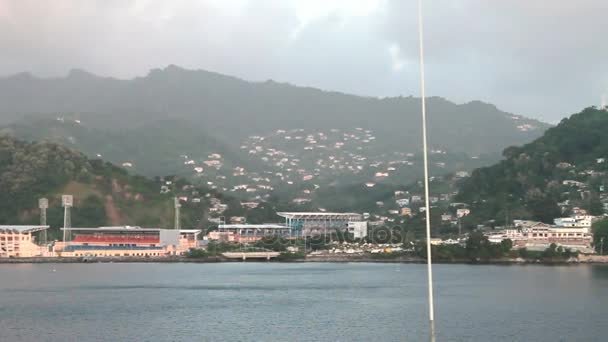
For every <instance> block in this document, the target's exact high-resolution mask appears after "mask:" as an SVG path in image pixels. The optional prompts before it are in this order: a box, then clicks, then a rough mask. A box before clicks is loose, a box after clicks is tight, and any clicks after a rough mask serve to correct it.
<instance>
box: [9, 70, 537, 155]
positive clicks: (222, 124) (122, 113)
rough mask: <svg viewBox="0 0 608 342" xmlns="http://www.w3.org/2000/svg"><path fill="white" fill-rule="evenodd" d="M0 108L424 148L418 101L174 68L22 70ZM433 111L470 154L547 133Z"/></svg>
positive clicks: (522, 123) (489, 111)
mask: <svg viewBox="0 0 608 342" xmlns="http://www.w3.org/2000/svg"><path fill="white" fill-rule="evenodd" d="M0 102H1V103H3V106H2V108H0V117H1V118H3V122H0V124H9V123H12V122H14V121H16V120H18V119H21V118H22V117H23V116H24V115H34V116H37V117H43V118H55V117H56V116H58V115H63V116H65V115H66V114H68V113H69V114H72V115H74V116H75V117H76V118H81V119H83V121H86V122H88V124H89V125H91V126H94V127H105V128H110V129H115V128H127V127H139V126H142V125H145V124H149V123H151V122H154V121H157V120H168V119H169V120H185V121H186V122H187V123H188V124H189V125H191V126H192V127H193V128H197V129H199V130H200V132H201V134H207V135H211V136H213V137H214V138H217V139H219V140H220V141H222V142H224V143H231V142H232V143H236V144H238V143H239V142H240V139H242V138H245V137H247V136H250V135H255V134H268V133H270V132H273V131H275V130H277V129H294V128H302V129H309V130H310V129H312V130H314V129H326V128H338V129H340V128H344V129H352V128H355V127H363V128H365V129H371V130H373V131H374V133H375V134H376V135H377V138H378V142H379V144H380V145H381V146H382V147H383V148H388V149H389V150H393V151H398V150H399V149H401V148H407V149H408V150H419V149H420V141H421V139H420V115H419V111H420V100H419V99H418V98H414V97H395V98H382V99H381V98H372V97H361V96H354V95H348V94H343V93H338V92H328V91H322V90H319V89H314V88H305V87H297V86H293V85H289V84H283V83H277V82H273V81H266V82H247V81H243V80H241V79H238V78H235V77H231V76H225V75H221V74H217V73H213V72H208V71H204V70H186V69H182V68H179V67H176V66H169V67H167V68H165V69H154V70H152V71H150V73H149V74H148V75H146V76H145V77H138V78H134V79H131V80H119V79H114V78H106V77H99V76H95V75H92V74H90V73H87V72H85V71H81V70H73V71H71V72H70V73H69V74H68V76H67V77H64V78H50V79H42V78H37V77H34V76H32V75H30V74H27V73H22V74H18V75H14V76H11V77H5V78H0ZM428 114H429V115H428V118H429V131H430V132H432V134H431V135H430V144H431V147H433V148H436V149H443V150H447V151H449V152H454V153H468V154H469V155H479V154H484V153H495V152H498V151H500V150H502V149H503V148H504V147H505V146H509V145H512V144H516V143H519V142H522V141H524V142H525V141H530V140H532V139H534V138H536V137H538V136H540V134H542V132H543V131H544V129H546V128H547V127H549V125H547V124H544V123H541V122H539V121H536V120H530V119H527V118H524V117H521V116H517V115H513V114H509V113H505V112H502V111H500V110H498V109H497V108H496V107H495V106H492V105H489V104H485V103H482V102H478V101H474V102H470V103H467V104H461V105H459V104H454V103H452V102H449V101H447V100H445V99H442V98H439V97H432V98H429V99H428ZM480 141H483V144H480V143H479V142H480Z"/></svg>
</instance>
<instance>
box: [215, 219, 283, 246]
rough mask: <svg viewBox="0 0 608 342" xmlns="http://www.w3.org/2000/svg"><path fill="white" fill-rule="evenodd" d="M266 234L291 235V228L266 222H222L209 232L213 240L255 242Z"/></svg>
mask: <svg viewBox="0 0 608 342" xmlns="http://www.w3.org/2000/svg"><path fill="white" fill-rule="evenodd" d="M265 236H280V237H284V238H289V237H291V228H290V227H288V226H284V225H280V224H274V223H264V224H220V225H219V226H218V229H217V232H211V233H209V238H210V239H212V240H224V241H236V242H245V243H248V242H255V241H259V240H261V239H262V238H264V237H265Z"/></svg>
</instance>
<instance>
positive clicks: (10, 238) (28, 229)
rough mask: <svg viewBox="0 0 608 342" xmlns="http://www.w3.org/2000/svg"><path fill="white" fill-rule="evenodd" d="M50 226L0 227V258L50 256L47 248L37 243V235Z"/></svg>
mask: <svg viewBox="0 0 608 342" xmlns="http://www.w3.org/2000/svg"><path fill="white" fill-rule="evenodd" d="M48 228H49V226H0V258H24V257H26V258H27V257H37V256H50V255H48V254H49V251H48V248H47V247H46V246H40V245H38V244H37V243H36V236H35V233H37V232H41V231H44V230H46V229H48Z"/></svg>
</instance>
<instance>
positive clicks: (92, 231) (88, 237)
mask: <svg viewBox="0 0 608 342" xmlns="http://www.w3.org/2000/svg"><path fill="white" fill-rule="evenodd" d="M62 230H65V231H67V233H68V234H67V236H69V238H68V240H67V241H66V242H58V243H56V244H55V245H54V252H55V253H56V254H57V255H58V256H75V257H80V256H95V257H110V256H112V257H133V256H134V257H159V256H169V255H182V254H184V253H185V252H187V251H188V250H189V249H190V248H196V247H197V236H198V234H199V233H200V232H201V231H200V230H196V229H182V230H173V229H161V228H141V227H130V226H124V227H99V228H62Z"/></svg>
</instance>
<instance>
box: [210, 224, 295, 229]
mask: <svg viewBox="0 0 608 342" xmlns="http://www.w3.org/2000/svg"><path fill="white" fill-rule="evenodd" d="M218 229H290V228H289V227H287V226H284V225H282V224H275V223H262V224H247V223H245V224H220V225H219V226H218Z"/></svg>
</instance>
